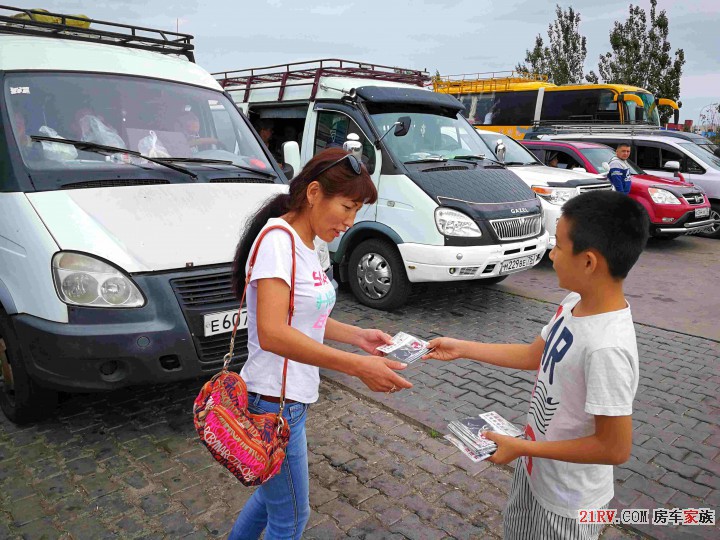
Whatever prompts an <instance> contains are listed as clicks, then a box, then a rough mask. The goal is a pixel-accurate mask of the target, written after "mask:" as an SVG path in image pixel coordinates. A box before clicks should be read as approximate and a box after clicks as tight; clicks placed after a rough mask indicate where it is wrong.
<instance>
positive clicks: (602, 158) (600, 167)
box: [578, 148, 644, 174]
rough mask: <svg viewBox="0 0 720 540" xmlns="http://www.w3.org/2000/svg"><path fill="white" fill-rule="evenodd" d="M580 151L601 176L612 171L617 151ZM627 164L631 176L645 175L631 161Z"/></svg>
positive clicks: (584, 149)
mask: <svg viewBox="0 0 720 540" xmlns="http://www.w3.org/2000/svg"><path fill="white" fill-rule="evenodd" d="M578 150H579V151H580V153H581V154H582V155H583V156H585V159H587V160H588V161H589V162H590V163H592V166H593V167H595V170H597V172H598V173H599V174H605V173H607V172H608V171H609V170H610V167H609V163H610V162H611V161H612V159H613V158H614V157H615V151H614V150H613V149H612V148H579V149H578ZM627 164H628V165H629V166H630V173H631V174H644V171H643V170H642V169H641V168H640V167H638V166H637V165H635V164H634V163H633V162H632V161H630V160H629V159H628V160H627Z"/></svg>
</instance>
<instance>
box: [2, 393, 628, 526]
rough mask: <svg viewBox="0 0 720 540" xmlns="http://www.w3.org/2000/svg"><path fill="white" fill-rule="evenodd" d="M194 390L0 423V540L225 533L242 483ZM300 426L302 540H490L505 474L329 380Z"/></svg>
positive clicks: (108, 400)
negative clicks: (304, 497) (210, 445)
mask: <svg viewBox="0 0 720 540" xmlns="http://www.w3.org/2000/svg"><path fill="white" fill-rule="evenodd" d="M200 384H201V383H200V382H197V381H191V382H187V383H183V384H177V385H173V386H170V385H167V386H156V387H150V388H135V389H129V390H125V391H121V392H115V393H111V394H104V395H93V396H74V397H72V398H71V399H69V400H68V401H66V402H65V403H64V404H62V405H61V407H60V409H59V411H58V415H57V417H56V418H54V419H52V420H48V421H46V422H43V423H40V424H38V425H36V426H34V427H29V428H23V429H18V428H17V427H15V426H14V425H13V424H11V423H9V422H8V421H7V420H5V419H4V418H0V539H6V538H13V539H14V538H26V539H32V540H35V539H42V538H47V539H56V538H61V539H75V540H80V539H83V540H84V539H90V540H96V539H101V538H122V539H125V538H131V539H134V538H148V539H150V538H152V539H155V538H167V539H176V538H224V537H226V536H227V533H228V531H229V529H230V527H231V526H232V523H233V522H234V520H235V517H236V516H237V514H238V512H239V510H240V508H241V507H242V506H243V504H244V503H245V501H246V500H247V498H248V497H249V496H250V494H251V493H252V489H250V488H244V487H243V486H241V485H240V484H239V483H238V482H237V480H235V479H234V478H233V477H232V476H230V474H229V473H227V472H226V471H225V469H223V468H222V467H221V466H220V465H218V464H216V463H215V462H214V461H213V460H212V458H211V457H210V454H209V453H208V452H207V451H206V450H205V448H203V447H202V446H201V445H200V443H199V442H198V441H197V435H196V433H195V432H194V429H193V425H192V417H191V414H190V410H191V405H192V401H193V399H194V396H195V395H196V394H197V392H198V390H199V388H200ZM307 426H308V444H309V448H310V451H309V461H310V474H311V504H312V508H313V513H312V516H311V518H310V522H309V524H308V529H307V531H306V534H305V535H304V538H306V539H318V540H319V539H328V540H334V539H337V538H346V537H351V538H356V539H365V540H370V539H397V540H402V539H404V538H409V539H436V538H437V539H444V538H461V539H462V538H467V539H471V538H472V539H486V538H487V539H492V538H499V537H500V535H501V517H500V516H501V515H500V510H501V508H502V506H503V504H504V502H505V499H506V494H507V490H508V487H509V482H510V472H509V470H508V469H507V468H500V467H496V466H493V465H490V464H488V463H484V464H479V465H476V464H473V463H471V462H470V461H469V460H468V459H466V458H465V457H464V456H462V455H460V454H459V453H458V452H457V451H455V448H454V447H452V446H450V445H449V444H446V443H445V441H443V440H442V439H438V438H433V437H431V436H430V435H428V433H427V432H426V431H423V430H421V429H418V427H417V426H416V425H414V424H412V423H410V422H408V421H407V420H406V419H403V418H402V417H399V416H397V415H395V414H392V413H390V412H387V411H385V410H383V409H382V408H379V407H378V406H376V405H373V404H371V403H369V402H368V401H367V400H364V399H358V398H357V397H356V396H355V395H354V394H352V393H350V392H348V391H346V390H344V389H341V388H339V387H338V386H336V385H330V384H328V383H327V382H325V383H323V385H322V388H321V399H320V401H319V402H318V404H316V405H315V406H313V407H312V408H311V409H310V413H309V417H308V422H307ZM632 537H633V536H632V535H630V534H629V533H626V532H623V531H620V530H618V529H608V530H606V531H605V533H604V535H603V538H604V539H606V540H610V539H619V538H632Z"/></svg>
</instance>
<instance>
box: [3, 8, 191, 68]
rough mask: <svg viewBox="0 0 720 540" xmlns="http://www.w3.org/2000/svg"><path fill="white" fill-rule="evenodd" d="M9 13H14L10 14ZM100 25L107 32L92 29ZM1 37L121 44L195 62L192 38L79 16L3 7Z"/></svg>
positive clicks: (186, 35)
mask: <svg viewBox="0 0 720 540" xmlns="http://www.w3.org/2000/svg"><path fill="white" fill-rule="evenodd" d="M8 12H10V13H12V15H9V14H8ZM33 16H35V17H36V18H40V17H42V18H43V19H55V20H56V21H58V22H44V21H42V20H36V19H35V18H33ZM91 24H93V25H99V26H104V27H107V29H106V30H96V29H94V28H92V29H91V28H89V26H90V25H91ZM0 34H20V35H30V36H42V37H55V38H59V39H68V40H74V41H88V42H91V43H102V44H105V45H118V46H122V47H129V48H131V49H142V50H145V51H154V52H160V53H163V54H178V55H182V56H185V57H186V58H187V59H188V60H190V61H191V62H194V61H195V55H194V53H193V50H194V48H195V46H194V45H193V43H192V39H193V36H191V35H190V34H180V33H177V32H168V31H165V30H157V29H154V28H145V27H142V26H132V25H127V24H120V23H114V22H109V21H101V20H98V19H87V18H85V17H80V16H77V15H64V14H61V13H51V12H47V11H41V10H34V9H20V8H16V7H11V6H4V5H0Z"/></svg>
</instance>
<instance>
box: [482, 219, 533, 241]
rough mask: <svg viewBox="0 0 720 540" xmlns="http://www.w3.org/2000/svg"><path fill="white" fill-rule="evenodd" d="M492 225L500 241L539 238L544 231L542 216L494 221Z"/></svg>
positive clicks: (491, 221)
mask: <svg viewBox="0 0 720 540" xmlns="http://www.w3.org/2000/svg"><path fill="white" fill-rule="evenodd" d="M490 224H491V225H492V227H493V229H494V230H495V234H497V235H498V238H499V239H500V240H522V239H523V238H530V237H531V236H537V235H538V234H540V231H541V230H542V216H541V215H539V214H537V215H533V216H525V217H516V218H508V219H493V220H490Z"/></svg>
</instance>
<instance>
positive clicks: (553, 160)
mask: <svg viewBox="0 0 720 540" xmlns="http://www.w3.org/2000/svg"><path fill="white" fill-rule="evenodd" d="M558 162H559V160H558V153H557V152H551V153H550V154H549V155H548V158H547V166H548V167H557V166H558Z"/></svg>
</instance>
